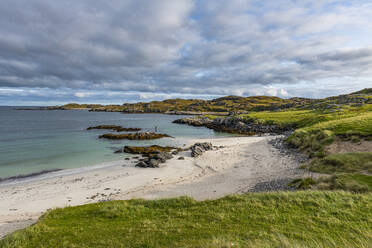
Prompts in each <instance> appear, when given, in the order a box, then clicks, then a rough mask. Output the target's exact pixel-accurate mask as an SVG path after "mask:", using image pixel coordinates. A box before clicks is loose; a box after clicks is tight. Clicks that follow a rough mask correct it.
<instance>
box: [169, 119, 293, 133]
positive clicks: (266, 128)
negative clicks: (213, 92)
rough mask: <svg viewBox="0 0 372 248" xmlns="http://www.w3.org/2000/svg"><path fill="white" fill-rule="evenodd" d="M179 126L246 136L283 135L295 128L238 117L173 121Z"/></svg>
mask: <svg viewBox="0 0 372 248" xmlns="http://www.w3.org/2000/svg"><path fill="white" fill-rule="evenodd" d="M173 122H174V123H178V124H187V125H190V126H204V127H207V128H210V129H213V130H215V131H219V132H229V133H238V134H246V135H254V134H265V133H270V134H281V133H283V132H284V131H288V130H291V129H292V128H293V127H291V126H287V127H280V126H278V125H275V124H261V123H256V121H255V120H254V119H250V118H242V117H236V116H229V117H219V118H216V119H214V120H211V119H209V118H206V117H190V118H182V119H178V120H175V121H173Z"/></svg>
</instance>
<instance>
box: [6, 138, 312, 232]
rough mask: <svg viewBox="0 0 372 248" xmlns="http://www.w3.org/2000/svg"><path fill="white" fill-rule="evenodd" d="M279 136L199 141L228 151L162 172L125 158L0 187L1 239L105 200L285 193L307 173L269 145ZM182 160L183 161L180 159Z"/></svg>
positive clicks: (167, 167)
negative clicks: (56, 212) (288, 183)
mask: <svg viewBox="0 0 372 248" xmlns="http://www.w3.org/2000/svg"><path fill="white" fill-rule="evenodd" d="M277 137H281V136H263V137H228V138H215V139H197V140H192V141H190V143H195V142H212V144H213V145H215V146H223V147H224V148H221V149H218V150H213V151H207V152H205V153H203V155H201V156H200V157H197V158H192V157H191V156H190V151H186V152H181V153H180V154H178V155H176V156H175V157H174V158H173V159H171V160H168V161H167V162H166V163H165V164H164V166H162V167H161V168H135V167H134V165H135V163H136V160H133V159H131V160H129V161H128V160H124V159H123V160H120V161H115V162H113V163H111V166H110V165H109V166H107V164H106V166H102V165H101V167H96V168H92V167H88V168H89V169H87V168H85V169H84V168H83V169H82V168H78V169H70V170H63V171H59V172H53V173H50V174H51V175H49V176H46V175H48V174H44V175H42V176H37V177H34V178H31V180H24V181H20V182H18V183H13V184H7V185H6V184H0V202H2V204H1V205H0V237H2V236H4V235H6V234H8V233H10V232H12V231H14V230H17V229H20V228H23V227H25V226H28V225H29V224H30V223H33V222H35V221H37V219H38V218H39V217H40V216H41V215H42V214H43V213H45V212H46V211H47V210H48V209H53V208H60V207H66V206H77V205H82V204H89V203H95V202H99V201H107V200H125V199H133V198H144V199H159V198H169V197H177V196H185V195H186V196H190V197H194V198H195V199H196V200H205V199H216V198H219V197H222V196H224V195H227V194H234V193H246V192H250V191H265V190H285V189H286V188H284V187H283V184H285V180H289V179H294V178H298V177H302V176H304V174H306V173H308V172H305V171H303V170H301V169H299V166H300V162H299V161H298V160H297V159H296V158H295V157H294V156H291V155H283V154H281V152H280V151H279V149H278V148H275V147H274V146H273V145H272V144H270V143H269V141H270V140H273V139H275V138H277ZM180 156H182V157H184V158H185V159H184V160H178V157H180ZM283 180H284V181H283ZM281 181H282V182H281ZM270 182H274V183H270ZM270 184H272V185H274V186H273V187H269V186H270ZM268 185H269V186H268Z"/></svg>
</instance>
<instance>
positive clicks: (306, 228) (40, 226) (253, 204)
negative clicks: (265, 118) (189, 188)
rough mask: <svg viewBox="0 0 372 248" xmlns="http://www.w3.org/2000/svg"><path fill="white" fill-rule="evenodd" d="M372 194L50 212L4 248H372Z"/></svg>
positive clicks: (262, 196) (137, 203) (265, 196)
mask: <svg viewBox="0 0 372 248" xmlns="http://www.w3.org/2000/svg"><path fill="white" fill-rule="evenodd" d="M371 220H372V194H370V193H367V194H352V193H346V192H329V191H323V192H319V191H299V192H290V193H284V192H282V193H256V194H247V195H239V196H228V197H225V198H222V199H219V200H213V201H203V202H197V201H194V200H192V199H190V198H176V199H167V200H156V201H146V200H130V201H112V202H103V203H97V204H89V205H83V206H78V207H68V208H64V209H56V210H53V211H50V212H48V213H47V214H46V215H44V216H43V217H42V219H41V220H40V221H39V222H38V223H37V224H35V225H34V226H31V227H28V228H27V229H25V230H22V231H18V232H16V233H14V234H12V235H10V236H8V237H6V238H5V239H4V240H2V241H0V247H2V248H3V247H20V248H21V247H327V248H328V247H370V245H371V243H372V221H371Z"/></svg>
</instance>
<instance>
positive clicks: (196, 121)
mask: <svg viewBox="0 0 372 248" xmlns="http://www.w3.org/2000/svg"><path fill="white" fill-rule="evenodd" d="M212 122H213V120H211V119H209V118H207V117H187V118H182V119H177V120H174V121H173V123H176V124H187V125H189V126H194V127H203V126H204V127H208V126H209V125H210V124H212Z"/></svg>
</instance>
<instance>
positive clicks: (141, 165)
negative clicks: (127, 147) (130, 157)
mask: <svg viewBox="0 0 372 248" xmlns="http://www.w3.org/2000/svg"><path fill="white" fill-rule="evenodd" d="M136 167H140V168H149V165H148V164H147V163H145V162H143V161H140V162H139V163H137V164H136Z"/></svg>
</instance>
